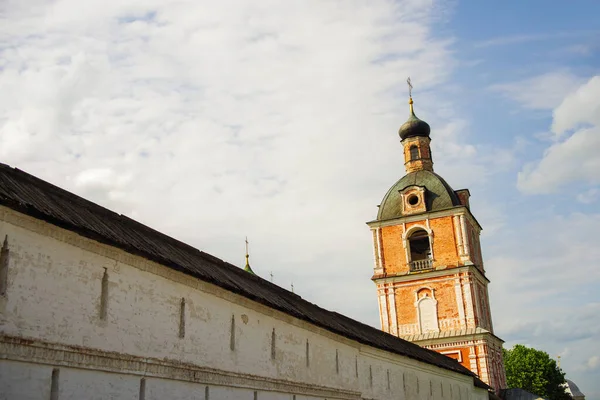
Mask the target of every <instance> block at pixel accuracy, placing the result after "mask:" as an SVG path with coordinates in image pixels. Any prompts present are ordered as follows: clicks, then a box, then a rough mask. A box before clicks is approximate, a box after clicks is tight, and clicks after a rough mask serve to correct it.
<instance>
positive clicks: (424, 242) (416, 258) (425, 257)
mask: <svg viewBox="0 0 600 400" xmlns="http://www.w3.org/2000/svg"><path fill="white" fill-rule="evenodd" d="M408 243H409V246H410V268H411V271H419V270H424V269H429V268H431V267H432V266H433V264H432V257H431V245H430V243H429V234H428V233H427V232H426V231H424V230H423V229H419V230H417V231H415V232H413V234H412V235H410V237H409V238H408Z"/></svg>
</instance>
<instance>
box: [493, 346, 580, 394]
mask: <svg viewBox="0 0 600 400" xmlns="http://www.w3.org/2000/svg"><path fill="white" fill-rule="evenodd" d="M503 352H504V367H505V369H506V383H507V386H508V387H509V388H511V389H512V388H520V389H523V390H527V391H528V392H531V393H534V394H537V395H538V396H540V397H543V398H545V399H549V400H563V399H565V400H566V399H571V396H570V395H569V394H568V393H566V392H565V388H564V386H563V384H564V383H565V374H564V373H563V372H562V370H561V369H560V367H558V365H556V361H554V360H553V359H551V358H550V356H549V355H548V353H546V352H544V351H540V350H536V349H532V348H529V347H525V346H523V345H520V344H518V345H516V346H515V347H513V348H512V349H510V350H506V349H503Z"/></svg>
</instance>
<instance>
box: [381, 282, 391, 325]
mask: <svg viewBox="0 0 600 400" xmlns="http://www.w3.org/2000/svg"><path fill="white" fill-rule="evenodd" d="M379 315H381V330H382V331H384V332H388V333H389V330H390V329H389V320H388V309H387V296H386V295H385V289H382V290H381V292H380V294H379Z"/></svg>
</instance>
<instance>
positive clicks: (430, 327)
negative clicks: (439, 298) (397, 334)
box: [417, 296, 438, 333]
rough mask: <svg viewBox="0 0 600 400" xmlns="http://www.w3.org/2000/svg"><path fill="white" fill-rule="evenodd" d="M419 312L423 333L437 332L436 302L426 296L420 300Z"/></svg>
mask: <svg viewBox="0 0 600 400" xmlns="http://www.w3.org/2000/svg"><path fill="white" fill-rule="evenodd" d="M417 308H418V310H419V325H420V326H419V328H420V329H421V333H425V332H431V331H437V330H438V326H437V310H436V304H435V300H433V299H432V298H431V297H428V296H425V297H423V298H421V300H419V303H418V305H417Z"/></svg>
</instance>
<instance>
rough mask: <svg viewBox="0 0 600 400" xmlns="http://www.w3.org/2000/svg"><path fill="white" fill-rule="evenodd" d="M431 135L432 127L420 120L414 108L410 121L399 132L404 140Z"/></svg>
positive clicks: (411, 111)
mask: <svg viewBox="0 0 600 400" xmlns="http://www.w3.org/2000/svg"><path fill="white" fill-rule="evenodd" d="M429 133H431V127H430V126H429V124H428V123H427V122H425V121H423V120H421V119H419V118H418V117H417V116H416V115H415V112H414V111H413V109H412V107H411V110H410V115H409V116H408V120H407V121H406V122H405V123H403V124H402V126H401V127H400V129H399V130H398V135H400V139H401V140H404V139H406V138H410V137H416V136H421V137H429Z"/></svg>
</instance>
